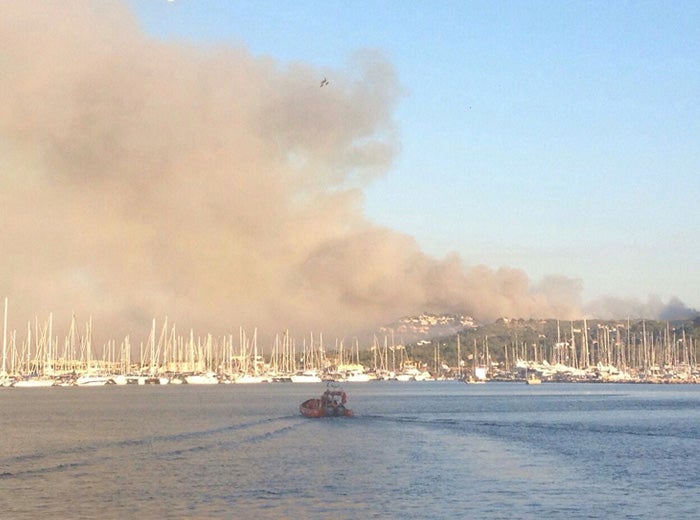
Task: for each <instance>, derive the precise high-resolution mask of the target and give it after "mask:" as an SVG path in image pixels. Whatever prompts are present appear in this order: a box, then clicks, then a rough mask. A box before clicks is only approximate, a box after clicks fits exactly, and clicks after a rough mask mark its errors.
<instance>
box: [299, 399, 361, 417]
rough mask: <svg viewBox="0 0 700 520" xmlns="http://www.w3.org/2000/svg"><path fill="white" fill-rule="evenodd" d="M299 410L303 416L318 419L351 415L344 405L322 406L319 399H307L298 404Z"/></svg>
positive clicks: (350, 411)
mask: <svg viewBox="0 0 700 520" xmlns="http://www.w3.org/2000/svg"><path fill="white" fill-rule="evenodd" d="M299 412H301V415H303V416H304V417H309V418H311V419H319V418H321V417H352V416H353V413H352V410H349V409H347V408H345V407H344V406H338V407H330V406H323V402H322V401H321V399H317V398H316V399H307V400H306V401H304V402H303V403H301V404H300V405H299Z"/></svg>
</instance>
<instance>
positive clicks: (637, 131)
mask: <svg viewBox="0 0 700 520" xmlns="http://www.w3.org/2000/svg"><path fill="white" fill-rule="evenodd" d="M131 4H132V5H133V6H134V8H135V10H136V11H137V13H138V15H139V17H140V19H141V20H142V23H143V24H144V27H146V29H147V30H148V31H149V32H150V33H151V34H153V35H154V36H157V37H164V38H184V39H188V40H192V41H195V42H207V43H210V42H223V43H227V44H228V43H230V44H232V45H244V46H246V47H248V48H249V49H250V51H251V52H252V53H253V54H254V55H256V56H270V57H272V58H274V59H275V60H277V61H278V62H279V63H280V64H281V65H284V64H286V63H290V62H305V63H309V64H311V65H313V66H316V67H318V68H319V70H330V71H332V70H342V69H344V68H346V67H347V60H348V59H349V58H350V57H351V56H352V54H353V53H354V52H355V51H356V50H358V49H364V48H370V49H379V50H380V51H382V52H383V53H384V54H385V55H386V57H387V59H388V60H389V61H390V62H391V63H392V64H393V65H394V67H395V68H396V71H397V74H398V77H399V81H400V83H401V85H402V87H403V88H404V89H405V95H404V96H403V97H402V98H401V100H400V102H399V104H398V106H397V109H396V112H395V120H396V124H397V128H398V131H399V133H400V141H401V150H400V153H399V155H398V156H397V158H396V160H395V162H394V164H393V166H392V167H391V169H390V170H389V171H388V172H387V174H386V175H385V176H384V177H382V178H381V179H379V180H376V181H374V182H373V183H372V184H371V185H370V186H369V187H368V188H367V190H366V206H365V207H366V214H367V216H368V218H370V219H371V220H372V221H374V222H377V223H378V224H381V225H385V226H388V227H390V228H392V229H395V230H397V231H401V232H404V233H407V234H409V235H411V236H413V237H415V238H416V239H417V240H418V242H419V244H420V245H421V247H422V248H423V249H424V251H426V252H427V253H429V254H431V255H434V256H436V257H438V258H440V257H443V256H444V255H446V254H447V253H449V252H451V251H457V252H458V253H459V254H460V256H461V257H462V259H463V260H464V262H465V264H466V265H476V264H485V265H487V266H490V267H493V268H497V267H499V266H509V267H514V268H520V269H523V270H524V271H525V272H526V273H527V274H528V275H529V276H530V278H531V279H532V280H533V282H537V280H539V279H540V278H542V277H543V276H545V275H547V274H559V275H564V276H567V277H570V278H576V279H580V280H581V281H582V284H583V287H584V298H585V299H594V298H597V297H599V296H602V295H611V296H614V297H619V298H638V299H641V300H645V299H646V298H647V297H648V296H650V295H656V296H659V297H661V298H663V299H668V298H670V297H672V296H677V297H679V298H680V299H681V300H683V301H684V302H685V303H686V304H687V305H688V306H691V307H695V308H700V267H698V266H700V240H699V237H700V182H699V181H698V180H697V177H698V174H700V152H699V146H698V145H699V144H700V138H699V137H700V109H699V108H698V101H700V3H697V2H673V3H669V2H622V1H619V2H565V1H561V2H493V1H484V2H465V1H440V2H415V1H408V2H405V1H401V2H398V1H382V2H380V1H376V2H367V1H328V0H326V1H303V0H300V1H294V2H281V1H255V2H234V1H226V2H223V1H214V0H174V1H173V2H167V1H166V0H162V1H160V0H132V1H131Z"/></svg>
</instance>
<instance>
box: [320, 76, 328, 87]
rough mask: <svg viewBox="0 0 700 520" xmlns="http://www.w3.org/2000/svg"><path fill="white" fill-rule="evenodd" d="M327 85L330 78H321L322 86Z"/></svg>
mask: <svg viewBox="0 0 700 520" xmlns="http://www.w3.org/2000/svg"><path fill="white" fill-rule="evenodd" d="M326 85H328V80H327V79H326V78H323V79H322V80H321V87H325V86H326Z"/></svg>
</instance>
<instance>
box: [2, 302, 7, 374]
mask: <svg viewBox="0 0 700 520" xmlns="http://www.w3.org/2000/svg"><path fill="white" fill-rule="evenodd" d="M6 368H7V297H5V318H4V319H3V325H2V372H1V373H2V374H6V373H7V371H6Z"/></svg>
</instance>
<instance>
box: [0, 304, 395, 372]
mask: <svg viewBox="0 0 700 520" xmlns="http://www.w3.org/2000/svg"><path fill="white" fill-rule="evenodd" d="M53 322H54V319H53V314H52V313H50V314H49V316H48V319H47V320H46V321H45V322H40V321H39V319H38V318H35V319H34V321H33V322H28V323H27V327H26V330H25V332H24V335H23V337H21V336H22V334H21V333H20V334H18V331H17V330H13V331H11V332H9V333H8V331H7V299H5V313H4V321H3V345H2V349H3V350H2V356H3V357H2V372H1V373H2V374H13V375H22V376H29V375H38V376H54V375H57V374H66V373H80V374H82V373H91V372H102V373H110V374H128V373H141V374H147V375H150V376H157V375H160V374H165V373H170V374H173V373H181V374H182V373H206V372H216V373H220V374H228V375H235V374H247V375H251V376H258V375H261V374H262V373H265V374H266V375H270V374H278V375H291V374H295V373H298V372H304V371H312V370H322V369H327V368H329V367H331V366H332V367H336V368H337V367H342V366H351V365H353V364H354V365H355V366H361V365H360V346H359V342H358V341H357V340H355V341H354V343H353V345H352V346H351V347H346V346H345V344H344V341H343V340H336V343H335V350H334V351H333V355H332V356H331V355H329V353H328V352H327V351H326V347H325V346H324V342H323V335H322V334H318V335H314V334H313V333H310V334H309V336H308V337H304V338H303V339H302V340H301V341H297V340H296V339H295V338H294V337H292V336H291V335H290V333H289V331H288V330H287V331H284V332H282V333H278V334H276V335H275V337H274V340H273V342H272V346H271V348H270V349H269V351H270V354H269V356H267V359H265V358H264V357H263V355H262V349H259V348H258V330H257V328H255V329H254V330H253V332H252V334H249V333H248V332H247V331H246V330H245V329H244V328H243V327H240V328H239V333H238V337H237V338H234V335H233V334H229V335H225V336H220V337H215V336H213V335H212V334H207V335H206V336H203V337H202V336H197V337H195V334H194V330H192V329H190V331H189V334H187V335H184V336H183V335H182V334H179V333H178V331H177V328H176V326H175V325H174V324H169V321H168V318H167V317H166V318H165V320H164V322H163V324H162V326H161V327H160V328H157V326H156V320H155V319H153V321H152V324H151V330H150V333H149V336H148V338H147V340H146V342H145V343H143V342H142V343H140V345H139V346H138V348H136V347H135V346H134V345H132V343H131V339H130V336H126V337H125V338H124V339H123V340H122V341H121V342H119V343H118V342H117V341H115V340H110V341H108V342H107V343H105V344H104V345H103V346H102V348H101V352H95V349H94V346H93V342H92V337H93V335H92V318H90V319H89V320H88V321H87V322H86V323H85V324H84V326H83V327H80V326H79V325H78V323H77V320H76V318H75V316H73V317H72V318H71V324H70V327H69V330H68V333H67V335H66V336H65V337H64V338H62V339H61V338H59V336H56V335H55V334H54V331H53V329H54V325H53ZM376 344H377V340H376V338H375V346H376ZM402 348H403V347H397V348H394V347H393V345H392V346H391V347H389V346H388V344H387V343H386V341H385V347H384V349H380V348H376V349H375V348H374V347H373V349H375V359H377V360H378V362H379V365H380V366H381V367H382V368H384V367H387V368H388V367H395V365H396V356H395V354H394V353H395V352H396V351H400V352H402V353H403V351H402V350H400V349H402ZM389 349H391V352H392V357H391V358H390V357H389ZM137 356H138V357H137ZM136 357H137V359H136ZM403 359H404V358H403V355H401V356H400V358H399V361H400V362H401V363H403ZM375 366H376V365H375Z"/></svg>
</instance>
